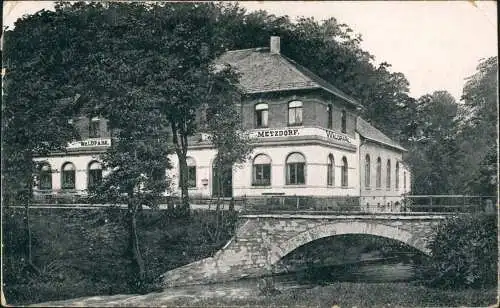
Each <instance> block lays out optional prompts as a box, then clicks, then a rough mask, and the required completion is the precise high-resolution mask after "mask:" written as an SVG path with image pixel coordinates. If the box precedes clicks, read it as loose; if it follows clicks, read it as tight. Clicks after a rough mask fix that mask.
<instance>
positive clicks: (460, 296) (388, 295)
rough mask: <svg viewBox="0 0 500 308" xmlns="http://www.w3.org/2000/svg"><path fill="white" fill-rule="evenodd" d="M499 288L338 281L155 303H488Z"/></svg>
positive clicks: (445, 305)
mask: <svg viewBox="0 0 500 308" xmlns="http://www.w3.org/2000/svg"><path fill="white" fill-rule="evenodd" d="M496 296H497V293H496V289H495V288H491V289H481V290H477V289H476V290H474V289H466V290H440V289H433V288H428V287H424V286H419V285H415V284H412V283H404V282H398V283H373V284H370V283H347V282H341V283H334V284H332V285H329V286H317V287H314V288H311V289H295V290H287V291H284V292H282V293H281V294H278V295H274V296H256V297H249V298H244V299H242V298H240V299H228V298H215V297H214V298H205V299H201V300H192V299H189V298H180V299H176V300H171V301H161V300H159V301H157V302H154V301H153V302H152V305H155V306H158V305H168V306H197V307H221V306H233V307H243V306H245V307H259V306H261V307H262V306H264V307H332V306H334V305H338V306H340V307H437V306H441V307H458V306H462V307H463V306H466V307H486V306H491V305H493V304H495V303H497V298H496Z"/></svg>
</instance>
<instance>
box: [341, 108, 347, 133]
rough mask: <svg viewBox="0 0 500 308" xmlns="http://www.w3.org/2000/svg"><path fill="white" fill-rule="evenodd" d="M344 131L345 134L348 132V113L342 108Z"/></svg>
mask: <svg viewBox="0 0 500 308" xmlns="http://www.w3.org/2000/svg"><path fill="white" fill-rule="evenodd" d="M341 121H342V132H343V133H344V134H345V133H346V132H347V113H346V112H345V110H342V119H341Z"/></svg>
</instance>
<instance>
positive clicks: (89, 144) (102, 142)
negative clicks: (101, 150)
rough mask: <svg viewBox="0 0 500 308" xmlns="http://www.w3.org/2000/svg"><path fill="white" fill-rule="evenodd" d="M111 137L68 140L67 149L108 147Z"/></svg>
mask: <svg viewBox="0 0 500 308" xmlns="http://www.w3.org/2000/svg"><path fill="white" fill-rule="evenodd" d="M109 146H111V139H109V138H92V139H85V140H80V141H74V142H70V143H69V144H68V147H67V148H68V149H80V148H93V147H109Z"/></svg>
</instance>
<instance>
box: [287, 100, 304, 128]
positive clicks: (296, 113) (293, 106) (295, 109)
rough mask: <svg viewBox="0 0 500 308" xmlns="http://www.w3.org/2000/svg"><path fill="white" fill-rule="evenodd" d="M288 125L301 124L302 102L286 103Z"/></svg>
mask: <svg viewBox="0 0 500 308" xmlns="http://www.w3.org/2000/svg"><path fill="white" fill-rule="evenodd" d="M288 125H302V102H301V101H293V102H290V103H288Z"/></svg>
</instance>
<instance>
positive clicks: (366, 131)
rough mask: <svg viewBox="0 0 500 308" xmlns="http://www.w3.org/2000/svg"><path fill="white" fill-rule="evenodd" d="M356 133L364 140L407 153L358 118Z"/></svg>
mask: <svg viewBox="0 0 500 308" xmlns="http://www.w3.org/2000/svg"><path fill="white" fill-rule="evenodd" d="M356 131H357V132H358V133H359V134H360V135H361V136H362V137H364V138H366V139H368V140H371V141H375V142H377V143H381V144H384V145H387V146H389V147H392V148H396V149H398V150H401V151H405V152H406V151H407V150H406V149H405V148H403V147H402V146H401V145H399V144H398V143H397V142H395V141H393V140H392V139H391V138H389V137H387V136H386V135H385V134H384V133H382V132H381V131H379V130H378V129H376V128H375V127H373V126H372V125H371V124H370V123H368V122H367V121H365V120H364V119H363V118H361V117H358V119H357V121H356Z"/></svg>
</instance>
